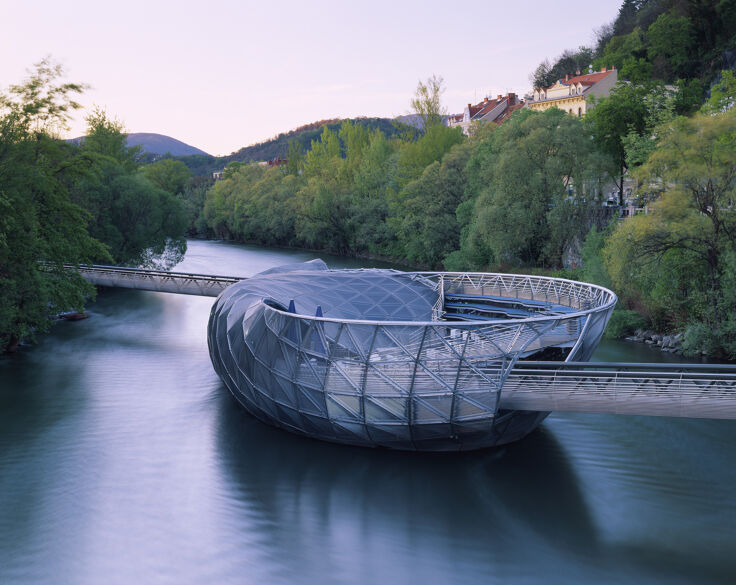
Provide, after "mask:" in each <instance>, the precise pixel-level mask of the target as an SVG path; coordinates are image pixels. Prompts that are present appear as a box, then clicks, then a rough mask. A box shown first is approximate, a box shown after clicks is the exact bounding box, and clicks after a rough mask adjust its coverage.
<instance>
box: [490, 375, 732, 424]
mask: <svg viewBox="0 0 736 585" xmlns="http://www.w3.org/2000/svg"><path fill="white" fill-rule="evenodd" d="M501 407H502V408H508V409H533V410H553V411H562V412H588V413H593V412H600V413H608V414H641V415H648V416H686V417H693V418H720V419H732V420H733V419H736V367H734V366H732V365H717V364H703V365H699V364H688V365H685V364H630V363H592V362H586V363H574V362H562V363H559V362H519V363H518V364H517V365H516V367H515V368H514V370H513V371H512V372H511V375H510V376H509V377H508V378H507V379H506V383H505V384H504V388H503V394H502V396H501Z"/></svg>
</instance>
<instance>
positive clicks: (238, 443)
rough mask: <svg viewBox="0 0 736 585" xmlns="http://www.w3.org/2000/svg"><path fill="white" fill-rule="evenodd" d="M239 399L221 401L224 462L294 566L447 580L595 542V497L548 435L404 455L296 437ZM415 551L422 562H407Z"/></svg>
mask: <svg viewBox="0 0 736 585" xmlns="http://www.w3.org/2000/svg"><path fill="white" fill-rule="evenodd" d="M235 406H236V404H235V402H234V401H233V400H228V401H223V402H221V403H220V404H219V406H218V410H219V415H218V426H217V447H218V453H219V454H220V456H221V458H222V459H221V462H222V466H223V471H224V472H225V474H226V476H227V478H229V479H230V480H231V482H232V489H233V490H234V494H233V496H234V499H235V501H237V502H239V503H240V505H241V506H242V507H244V508H247V509H251V510H252V509H254V508H255V509H257V511H258V514H259V524H261V525H262V526H264V527H268V534H269V536H270V542H269V546H270V547H272V548H273V550H284V549H285V548H287V549H288V550H290V551H292V554H293V552H295V551H297V557H296V558H295V557H292V556H289V557H288V558H285V559H284V562H285V563H289V564H292V565H293V566H292V567H291V568H292V571H293V572H294V574H298V573H299V571H300V570H302V569H300V567H302V566H303V562H304V561H305V560H306V558H308V557H311V555H312V553H315V554H325V555H328V556H329V557H330V558H331V559H332V561H331V562H333V563H335V565H336V566H335V569H336V570H337V571H338V572H339V573H340V574H342V575H344V576H347V575H348V574H349V573H350V571H351V570H355V569H356V568H357V567H361V566H363V567H365V566H366V565H370V567H371V570H372V571H377V572H378V573H380V574H381V575H383V576H385V577H386V578H389V577H390V576H391V575H392V574H397V573H398V574H401V573H402V572H403V571H406V572H407V574H406V575H404V576H406V577H408V576H409V575H410V574H414V575H415V576H417V578H420V577H421V578H422V579H430V582H442V581H441V579H438V575H437V574H436V572H437V571H446V570H447V569H448V568H449V569H451V570H452V567H454V566H455V565H456V564H457V565H458V566H462V567H464V568H463V569H462V571H461V573H465V574H477V572H478V571H480V572H481V573H487V575H486V576H487V577H489V578H490V577H498V575H503V574H506V575H508V574H509V573H510V572H511V573H512V574H517V573H518V570H519V567H523V565H524V563H525V559H526V556H527V555H528V547H529V548H532V549H533V550H534V555H535V559H536V560H535V565H536V564H537V563H544V562H545V559H546V560H547V561H548V562H555V563H557V562H558V560H557V559H559V557H561V556H562V557H565V556H570V555H572V556H573V557H575V556H577V555H581V554H583V555H591V554H594V552H595V548H596V546H597V545H596V533H595V528H594V526H593V524H592V522H591V517H590V514H589V512H588V509H587V506H586V504H585V500H584V498H583V495H582V493H581V492H580V490H579V487H578V483H577V480H576V478H575V474H574V472H573V470H572V468H571V466H570V465H569V462H568V460H567V458H566V456H565V454H564V452H563V451H562V450H561V449H560V447H559V445H558V443H557V442H556V441H555V439H554V437H553V436H552V435H551V434H550V433H547V432H544V431H539V432H535V433H533V434H532V435H531V436H530V437H529V438H528V439H527V440H526V441H523V442H522V443H519V444H517V445H512V446H508V447H506V448H504V449H499V450H492V451H482V452H477V453H465V454H452V455H448V454H417V453H402V452H393V451H386V450H371V449H361V448H351V447H344V446H338V445H331V444H326V443H321V442H317V441H312V440H305V439H302V438H299V437H294V436H291V435H289V434H287V433H284V432H282V431H279V430H276V429H271V428H270V427H267V426H265V425H263V424H262V423H260V422H258V421H256V420H255V419H253V418H252V417H250V416H249V415H247V414H246V413H244V412H243V411H242V409H240V408H234V407H235ZM296 541H299V542H296ZM520 543H524V544H523V545H520ZM320 551H322V552H320ZM407 555H408V556H410V557H416V560H417V562H418V563H419V567H417V566H416V565H411V566H407V565H406V563H405V562H404V561H400V559H404V558H405V557H406V556H407ZM366 556H369V557H371V558H366ZM448 558H449V559H452V563H451V565H450V566H449V567H448V566H446V565H445V566H437V565H439V563H437V561H438V560H439V559H445V560H447V559H448ZM422 567H427V572H426V574H424V575H421V576H420V575H417V571H418V572H419V573H423V572H424V569H422ZM504 567H505V569H504ZM430 568H431V569H430ZM445 577H446V578H448V579H450V580H452V579H453V578H455V577H457V575H452V574H450V573H448V574H446V575H445ZM399 581H400V582H403V581H401V580H400V579H399ZM446 582H449V581H446Z"/></svg>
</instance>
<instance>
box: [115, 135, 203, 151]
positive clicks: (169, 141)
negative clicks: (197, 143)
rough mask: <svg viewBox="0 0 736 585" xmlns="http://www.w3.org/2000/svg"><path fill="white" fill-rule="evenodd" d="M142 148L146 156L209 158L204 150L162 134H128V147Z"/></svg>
mask: <svg viewBox="0 0 736 585" xmlns="http://www.w3.org/2000/svg"><path fill="white" fill-rule="evenodd" d="M139 145H140V146H142V147H143V150H144V151H145V152H147V153H148V154H166V153H167V152H168V153H170V154H171V155H172V156H188V155H193V154H198V155H204V156H210V155H209V154H207V153H206V152H205V151H204V150H200V149H199V148H195V147H194V146H190V145H189V144H185V143H184V142H182V141H181V140H177V139H176V138H171V136H164V135H163V134H152V133H150V132H134V133H131V134H128V146H139Z"/></svg>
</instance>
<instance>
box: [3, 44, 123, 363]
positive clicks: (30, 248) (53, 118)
mask: <svg viewBox="0 0 736 585" xmlns="http://www.w3.org/2000/svg"><path fill="white" fill-rule="evenodd" d="M62 74H63V72H62V69H61V67H60V66H58V65H54V64H53V63H51V61H50V60H49V59H45V60H43V61H41V62H40V63H38V64H37V65H36V68H35V71H34V72H33V73H32V74H31V75H30V77H29V78H28V80H27V81H26V82H25V83H23V84H21V85H13V86H11V87H10V88H9V89H8V90H7V92H5V93H2V94H0V290H2V294H1V295H0V348H2V349H4V350H5V351H15V349H16V348H17V346H18V343H19V341H20V340H22V339H24V338H28V337H31V336H32V335H33V333H34V332H40V331H44V330H46V329H47V328H48V326H49V319H48V316H49V314H51V313H54V312H58V311H64V310H68V309H71V308H74V309H78V310H81V309H82V307H83V304H84V301H85V299H86V298H87V297H88V296H91V295H93V294H94V288H93V287H92V286H90V285H89V284H87V283H86V282H85V281H84V280H83V279H82V278H81V277H80V276H79V275H78V274H77V273H75V272H73V271H72V272H70V271H67V270H66V269H65V268H64V263H72V264H75V263H80V262H89V261H92V260H98V259H108V258H109V256H108V255H107V252H106V250H105V248H104V246H102V245H101V244H100V243H99V242H97V241H96V240H94V239H93V238H91V237H90V236H89V234H88V233H87V229H86V228H87V224H88V221H89V215H88V214H87V213H86V212H85V211H84V210H83V209H82V208H81V207H79V206H78V205H75V204H73V203H72V202H71V200H70V198H69V186H70V184H72V183H74V182H75V181H76V180H77V179H78V177H79V176H80V175H82V174H84V173H85V172H86V167H87V165H86V161H85V160H84V159H83V158H82V157H80V156H78V153H77V152H76V150H75V149H74V148H73V147H72V146H71V145H69V144H66V143H64V142H62V141H60V140H57V139H55V138H54V136H55V135H56V133H57V132H58V131H60V130H62V129H64V128H65V127H66V124H67V121H68V119H69V115H70V113H71V112H72V111H73V110H75V109H77V108H79V104H78V103H77V102H76V101H75V100H74V99H73V98H74V96H75V95H77V94H79V93H81V92H82V91H83V89H84V86H82V85H80V84H74V83H61V82H60V81H59V78H60V77H61V76H62Z"/></svg>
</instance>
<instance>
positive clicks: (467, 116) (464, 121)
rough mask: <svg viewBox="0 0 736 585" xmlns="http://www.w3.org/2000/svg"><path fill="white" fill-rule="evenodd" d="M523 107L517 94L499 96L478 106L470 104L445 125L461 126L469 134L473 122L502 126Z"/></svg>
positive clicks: (447, 120)
mask: <svg viewBox="0 0 736 585" xmlns="http://www.w3.org/2000/svg"><path fill="white" fill-rule="evenodd" d="M523 107H524V100H523V99H519V98H518V97H517V95H516V94H515V93H509V94H507V95H505V96H504V95H499V96H498V97H497V98H496V99H493V98H485V99H484V100H483V101H482V102H480V103H478V104H475V105H473V104H468V106H467V107H466V108H465V111H464V112H463V113H462V114H455V115H453V116H448V117H447V118H446V121H445V123H446V124H447V125H448V126H449V127H450V128H455V127H458V126H459V127H460V128H462V129H463V132H465V134H468V133H469V131H470V126H471V124H472V123H473V122H480V123H485V122H495V123H496V124H500V123H502V122H503V121H504V120H505V119H506V118H508V117H509V116H510V115H511V114H512V113H513V112H514V111H515V110H518V109H519V108H523Z"/></svg>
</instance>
